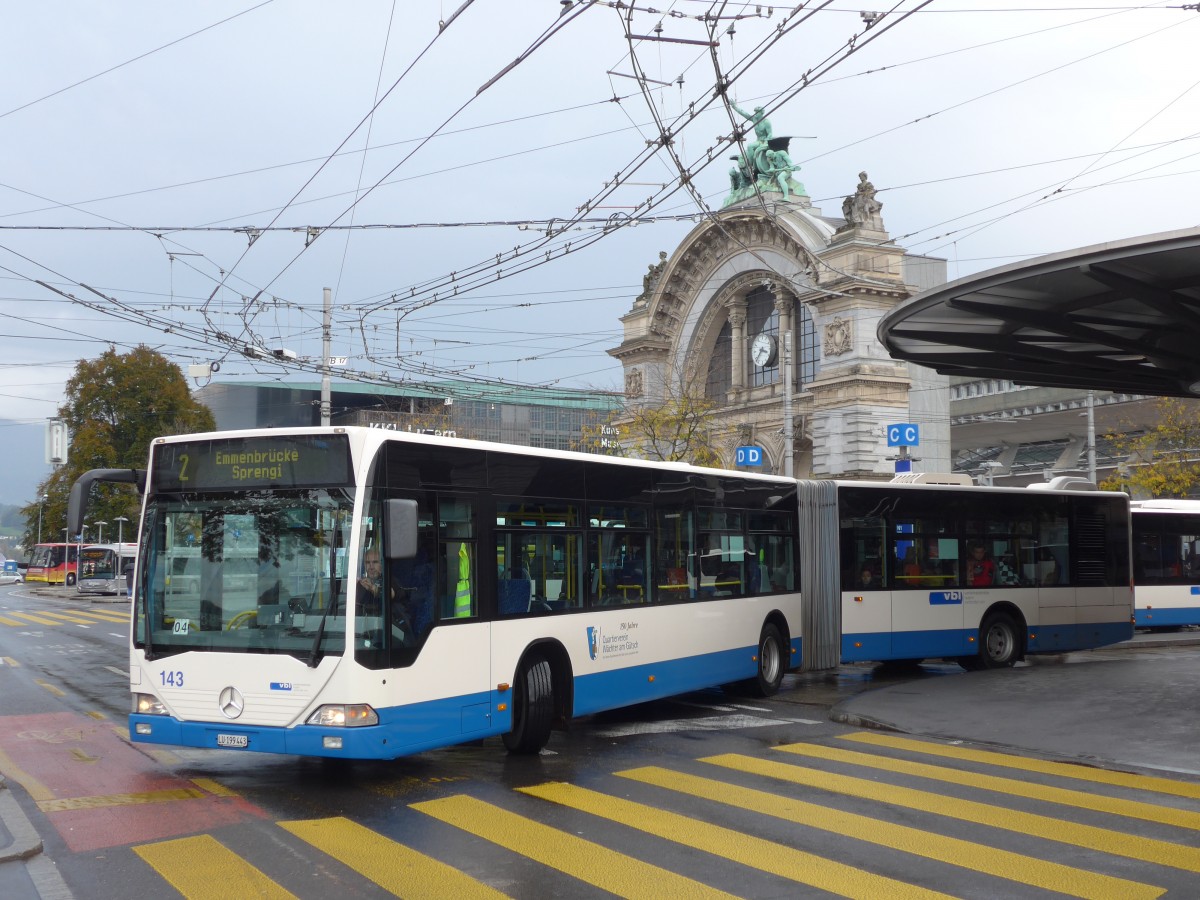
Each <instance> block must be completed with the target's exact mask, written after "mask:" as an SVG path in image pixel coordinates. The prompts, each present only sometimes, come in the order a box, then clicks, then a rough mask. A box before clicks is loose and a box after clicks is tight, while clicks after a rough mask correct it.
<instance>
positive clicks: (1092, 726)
mask: <svg viewBox="0 0 1200 900" xmlns="http://www.w3.org/2000/svg"><path fill="white" fill-rule="evenodd" d="M1167 648H1170V652H1155V651H1156V650H1160V651H1161V650H1166V649H1167ZM1198 685H1200V632H1197V631H1190V632H1181V633H1176V634H1161V635H1158V634H1139V635H1137V636H1135V637H1134V639H1133V640H1132V641H1126V642H1124V643H1122V644H1116V645H1114V646H1112V647H1106V648H1104V649H1101V650H1092V651H1086V652H1079V653H1068V654H1064V655H1061V656H1049V657H1031V659H1030V661H1029V663H1028V664H1025V665H1020V666H1018V667H1017V668H1015V669H1001V670H993V671H983V672H968V673H965V674H964V675H962V676H960V677H952V678H946V677H936V676H930V677H927V678H917V679H916V680H912V681H907V682H904V683H901V684H895V685H889V686H884V687H880V688H878V689H873V690H866V691H864V692H862V693H857V694H855V695H854V696H851V697H847V698H844V699H842V700H840V701H839V702H838V703H837V704H836V705H834V707H833V708H832V709H831V710H830V715H829V717H830V719H831V720H833V721H835V722H842V723H845V724H847V725H854V726H859V727H865V728H881V729H886V730H892V731H900V732H905V733H910V734H918V735H928V736H930V737H936V738H942V739H946V740H964V741H972V742H979V743H985V744H992V745H996V746H1000V747H1006V748H1012V749H1015V750H1023V751H1032V752H1035V753H1045V754H1049V755H1053V756H1058V757H1063V758H1067V759H1076V760H1079V761H1080V762H1086V763H1089V764H1101V765H1105V766H1132V767H1136V768H1141V769H1151V770H1158V771H1165V772H1171V773H1175V774H1183V775H1191V776H1196V777H1200V759H1197V756H1196V733H1197V725H1198V724H1200V690H1198V689H1197V686H1198Z"/></svg>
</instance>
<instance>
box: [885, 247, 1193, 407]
mask: <svg viewBox="0 0 1200 900" xmlns="http://www.w3.org/2000/svg"><path fill="white" fill-rule="evenodd" d="M878 335H879V340H880V342H881V343H882V344H883V345H884V347H886V348H887V350H888V352H890V353H891V355H892V356H893V357H894V358H896V359H904V360H910V361H912V362H915V363H918V364H920V365H923V366H928V367H929V368H932V369H936V370H937V371H938V372H942V373H944V374H946V375H962V376H968V377H972V378H1003V379H1008V380H1011V381H1013V382H1015V383H1017V384H1029V385H1042V386H1047V387H1062V388H1076V389H1082V390H1108V391H1120V392H1125V393H1134V394H1144V395H1150V396H1171V397H1197V396H1200V228H1195V229H1188V230H1185V231H1171V232H1164V233H1162V234H1155V235H1150V236H1148V237H1141V238H1134V239H1131V240H1125V241H1117V242H1114V243H1110V244H1097V245H1095V246H1092V247H1085V248H1083V249H1080V250H1071V251H1068V252H1066V253H1056V254H1052V255H1050V256H1042V257H1038V258H1036V259H1032V260H1027V261H1025V262H1021V263H1016V264H1014V265H1011V266H1004V267H1002V268H999V269H992V270H990V271H988V272H982V273H980V274H978V275H973V276H971V277H969V278H963V279H960V280H958V281H954V282H951V283H950V284H946V285H943V286H941V287H938V288H935V289H934V290H931V291H926V292H925V293H922V294H918V295H917V296H916V297H913V298H912V299H911V300H909V301H907V302H905V303H902V304H900V305H899V306H897V307H896V308H895V309H893V310H892V311H891V312H889V313H888V314H887V315H885V316H884V317H883V319H882V320H881V321H880V323H879V330H878Z"/></svg>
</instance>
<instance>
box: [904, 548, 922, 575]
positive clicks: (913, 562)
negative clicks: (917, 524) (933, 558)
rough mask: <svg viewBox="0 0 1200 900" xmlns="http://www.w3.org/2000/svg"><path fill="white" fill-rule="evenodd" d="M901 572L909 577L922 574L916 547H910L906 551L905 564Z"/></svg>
mask: <svg viewBox="0 0 1200 900" xmlns="http://www.w3.org/2000/svg"><path fill="white" fill-rule="evenodd" d="M901 572H902V573H903V574H905V575H909V576H912V575H920V574H921V564H920V563H919V562H917V548H916V547H909V548H908V549H907V550H905V551H904V564H903V566H902V567H901Z"/></svg>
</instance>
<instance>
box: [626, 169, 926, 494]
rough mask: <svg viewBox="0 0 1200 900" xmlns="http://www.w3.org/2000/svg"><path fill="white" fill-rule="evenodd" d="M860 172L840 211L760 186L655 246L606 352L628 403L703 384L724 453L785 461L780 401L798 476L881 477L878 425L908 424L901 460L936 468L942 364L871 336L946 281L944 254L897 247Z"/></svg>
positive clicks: (886, 455)
mask: <svg viewBox="0 0 1200 900" xmlns="http://www.w3.org/2000/svg"><path fill="white" fill-rule="evenodd" d="M859 177H860V182H861V183H860V185H859V188H858V194H856V195H855V197H856V198H857V199H856V201H855V203H850V202H849V201H850V200H851V199H852V198H848V204H847V206H846V209H847V210H849V211H850V215H849V216H848V219H843V218H831V217H826V216H823V215H822V214H821V211H820V210H819V209H816V208H814V207H813V206H812V203H811V201H810V200H809V198H808V197H806V196H804V195H792V196H791V197H789V199H788V200H786V201H784V200H782V199H781V198H779V197H778V196H773V195H769V194H762V195H760V196H758V197H756V198H754V199H748V200H745V201H743V202H740V203H735V204H733V205H730V206H728V207H726V208H725V209H723V210H721V212H719V213H715V214H714V215H712V216H711V217H710V218H709V219H707V220H706V221H704V222H702V223H701V224H699V225H697V226H696V227H695V228H694V229H693V230H692V231H691V233H690V234H688V235H687V237H686V238H685V239H684V240H683V242H682V243H681V244H680V245H679V246H678V247H676V248H675V250H674V252H673V253H670V254H668V255H667V258H666V259H665V260H663V259H661V258H660V262H659V265H658V266H655V267H653V268H654V269H656V271H654V273H653V274H654V276H655V277H654V278H653V279H649V278H648V279H647V290H646V291H644V292H643V293H642V294H641V295H640V296H639V297H638V298H637V299H636V300H635V301H634V303H633V308H632V309H631V310H630V311H629V312H628V313H626V314H625V315H624V316H622V317H621V322H622V324H623V326H624V339H623V341H622V342H621V344H620V346H618V347H616V348H614V349H612V350H610V351H609V353H610V354H611V355H612V356H614V357H615V358H616V359H618V360H620V362H621V364H622V366H623V367H624V374H625V378H624V383H625V386H626V402H627V403H639V404H655V403H662V402H664V400H665V399H666V398H667V397H668V396H670V394H671V392H672V390H675V389H679V388H680V386H681V385H693V386H695V388H696V389H697V390H699V389H701V388H702V389H703V390H704V392H705V393H706V395H707V396H708V398H709V399H710V400H713V401H714V402H716V404H717V410H716V412H715V414H714V416H713V422H712V425H713V428H714V434H715V436H716V441H715V443H716V445H717V447H718V448H719V449H721V450H722V453H723V454H725V455H726V456H728V459H726V460H725V464H726V465H730V466H732V464H733V458H732V456H733V448H734V447H736V446H739V445H742V444H746V443H754V444H757V445H759V446H761V447H762V448H763V456H764V464H763V469H762V470H763V471H765V472H773V473H776V474H786V473H787V471H788V469H789V458H788V456H789V454H788V452H787V451H788V446H787V440H786V438H785V435H784V432H785V430H786V419H787V414H788V412H789V408H790V413H791V418H792V422H793V427H792V443H791V454H790V470H791V473H792V474H793V475H795V476H796V477H816V478H864V477H865V478H885V477H890V475H891V474H892V473H893V472H894V469H895V466H894V463H893V462H892V460H891V458H890V457H893V456H894V455H895V452H896V451H895V449H894V448H892V449H889V448H888V447H887V440H886V435H885V426H886V425H888V424H891V423H896V422H914V423H917V424H918V425H919V426H920V428H921V445H920V447H919V448H914V450H913V455H914V456H916V457H918V458H919V461H918V462H916V463H915V464H914V466H913V468H914V470H916V471H943V472H944V471H949V470H950V439H949V434H950V425H949V409H948V402H949V401H948V392H947V381H946V379H945V378H944V377H943V376H940V375H938V374H936V373H934V372H933V371H931V370H928V369H923V368H921V367H918V366H911V365H909V364H907V363H904V362H897V361H894V360H892V359H891V358H890V357H889V356H888V355H887V354H886V352H885V351H884V349H883V347H882V345H881V344H880V343H879V342H878V340H876V337H875V330H876V327H877V326H878V323H879V319H880V317H881V316H882V315H883V314H884V313H885V312H886V311H888V310H889V309H891V308H892V307H893V306H895V305H896V304H897V303H900V302H901V301H903V300H905V299H907V298H908V297H910V296H912V295H913V294H915V293H918V292H919V291H920V290H924V289H926V288H929V287H933V286H935V285H937V284H940V283H942V282H944V281H945V261H944V260H937V259H932V258H928V257H917V256H912V255H909V254H906V253H905V251H904V250H903V249H902V248H901V247H899V246H897V245H896V244H895V243H894V242H893V241H892V240H891V239H890V238H889V236H888V234H887V232H886V231H885V230H884V227H883V218H882V214H881V213H880V209H881V208H882V204H879V203H878V202H873V201H874V189H873V187H871V185H870V182H869V181H867V180H866V173H862V174H861V175H860V176H859ZM864 185H865V188H864ZM866 191H869V197H868V198H867V199H869V200H870V201H872V202H871V203H866V205H865V206H864V205H863V204H864V202H865V201H864V199H863V195H864V192H866ZM789 371H790V374H791V378H790V381H791V384H792V390H791V392H790V396H789V392H788V391H787V388H786V385H787V383H788V380H789V379H788V373H789Z"/></svg>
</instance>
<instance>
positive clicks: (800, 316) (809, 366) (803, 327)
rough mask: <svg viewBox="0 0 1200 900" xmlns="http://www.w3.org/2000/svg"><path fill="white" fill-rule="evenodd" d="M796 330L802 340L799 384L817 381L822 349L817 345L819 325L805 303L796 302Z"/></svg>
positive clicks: (800, 345) (799, 342) (798, 372)
mask: <svg viewBox="0 0 1200 900" xmlns="http://www.w3.org/2000/svg"><path fill="white" fill-rule="evenodd" d="M796 332H797V334H798V335H799V338H800V340H799V341H797V343H798V344H799V347H800V357H799V365H798V366H797V372H796V375H797V378H798V382H797V383H798V384H800V385H801V386H803V385H806V384H808V383H809V382H812V381H816V378H817V357H818V355H819V354H820V349H819V348H818V347H817V326H816V324H815V323H814V322H813V318H812V316H811V315H810V314H809V312H808V307H807V306H805V305H804V304H803V303H797V304H796Z"/></svg>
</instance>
